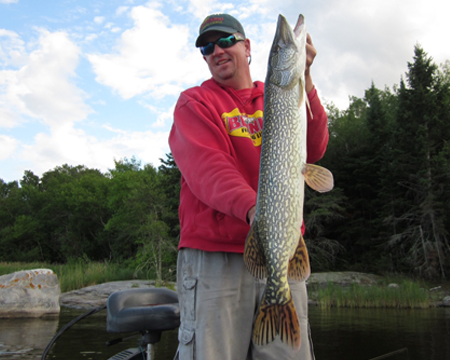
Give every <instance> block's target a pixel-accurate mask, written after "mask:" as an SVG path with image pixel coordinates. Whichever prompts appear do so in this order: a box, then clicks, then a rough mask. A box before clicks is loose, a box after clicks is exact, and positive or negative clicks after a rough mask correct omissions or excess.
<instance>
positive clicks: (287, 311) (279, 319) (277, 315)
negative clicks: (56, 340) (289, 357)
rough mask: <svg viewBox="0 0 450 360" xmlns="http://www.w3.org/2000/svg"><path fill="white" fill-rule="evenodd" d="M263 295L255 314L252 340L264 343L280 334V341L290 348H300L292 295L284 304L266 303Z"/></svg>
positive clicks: (298, 329) (297, 322)
mask: <svg viewBox="0 0 450 360" xmlns="http://www.w3.org/2000/svg"><path fill="white" fill-rule="evenodd" d="M264 299H265V296H264V297H263V300H262V301H261V305H260V307H259V310H258V315H257V316H256V320H255V324H254V328H253V342H254V343H255V344H256V345H266V344H268V343H270V342H272V341H273V340H275V336H276V335H280V338H281V341H282V342H284V343H286V344H288V345H290V346H291V347H292V348H294V349H296V350H298V349H300V344H301V336H300V324H299V321H298V316H297V311H296V310H295V305H294V301H293V300H292V297H290V298H289V300H288V301H287V302H286V303H285V304H266V303H265V300H264Z"/></svg>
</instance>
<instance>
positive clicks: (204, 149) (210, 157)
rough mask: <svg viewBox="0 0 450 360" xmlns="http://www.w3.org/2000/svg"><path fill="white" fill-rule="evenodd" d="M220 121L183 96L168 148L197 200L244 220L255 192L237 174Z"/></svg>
mask: <svg viewBox="0 0 450 360" xmlns="http://www.w3.org/2000/svg"><path fill="white" fill-rule="evenodd" d="M220 121H221V119H218V118H217V114H216V115H214V114H212V113H211V112H210V110H209V109H208V108H207V107H206V106H205V105H204V104H203V103H201V102H199V101H197V100H196V99H192V98H190V97H189V96H188V95H186V94H182V95H181V96H180V99H179V100H178V103H177V106H176V108H175V112H174V123H173V126H172V129H171V132H170V135H169V145H170V148H171V151H172V155H173V157H174V159H175V162H176V163H177V166H178V167H179V169H180V171H181V173H182V175H183V179H184V181H185V182H186V183H187V185H188V186H189V189H190V191H191V192H192V193H193V194H194V196H195V197H196V198H197V199H199V200H200V201H201V202H203V203H204V204H206V205H207V206H209V207H210V208H213V209H215V210H217V211H219V212H221V213H224V214H227V215H230V216H233V217H236V218H239V219H241V220H243V221H246V217H247V212H248V210H249V208H250V207H251V206H253V205H254V204H255V203H256V191H255V190H254V189H252V188H251V186H250V185H248V183H247V181H246V180H245V179H244V178H243V176H242V174H241V173H240V172H239V171H238V168H237V164H236V161H235V159H234V157H233V156H232V154H234V149H232V148H231V145H230V143H229V141H228V139H227V136H228V135H227V134H226V132H225V130H224V127H223V126H222V125H221V123H220Z"/></svg>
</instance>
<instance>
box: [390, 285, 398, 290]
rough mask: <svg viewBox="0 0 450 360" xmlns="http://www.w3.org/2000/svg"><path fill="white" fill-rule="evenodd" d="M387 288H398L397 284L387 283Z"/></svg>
mask: <svg viewBox="0 0 450 360" xmlns="http://www.w3.org/2000/svg"><path fill="white" fill-rule="evenodd" d="M388 288H391V289H398V288H399V286H398V284H389V285H388Z"/></svg>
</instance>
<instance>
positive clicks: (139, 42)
mask: <svg viewBox="0 0 450 360" xmlns="http://www.w3.org/2000/svg"><path fill="white" fill-rule="evenodd" d="M130 16H131V18H132V19H133V20H134V27H133V28H131V29H128V30H126V31H124V32H123V33H122V35H121V37H120V39H119V40H117V42H116V46H115V48H114V50H115V51H114V52H113V53H110V54H89V55H88V59H89V61H90V62H91V64H92V66H93V68H94V72H95V73H96V75H97V76H96V80H97V81H98V82H100V83H102V84H104V85H106V86H109V87H111V88H113V89H114V90H115V91H117V92H118V93H119V94H120V95H121V96H122V97H123V98H125V99H129V98H131V97H134V96H136V95H140V94H145V93H151V94H152V96H155V97H157V98H161V97H164V96H166V95H177V94H178V93H179V92H180V91H181V90H183V89H184V87H185V86H186V84H189V85H192V84H195V83H196V82H197V81H199V80H201V79H202V78H204V77H205V75H206V73H205V72H204V71H202V69H205V68H206V67H205V65H204V64H203V62H202V60H201V58H200V55H199V53H198V50H197V49H195V48H194V47H193V46H192V38H190V31H189V28H188V27H187V25H178V24H172V23H171V22H170V19H169V18H168V17H167V16H165V15H164V14H163V13H161V12H160V11H159V10H157V9H155V8H152V7H149V6H137V7H134V8H133V9H132V10H131V13H130ZM187 69H189V71H187Z"/></svg>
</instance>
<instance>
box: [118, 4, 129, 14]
mask: <svg viewBox="0 0 450 360" xmlns="http://www.w3.org/2000/svg"><path fill="white" fill-rule="evenodd" d="M129 8H130V7H129V6H119V7H118V8H117V10H116V15H117V16H120V15H122V14H123V13H126V12H127V11H128V9H129Z"/></svg>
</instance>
